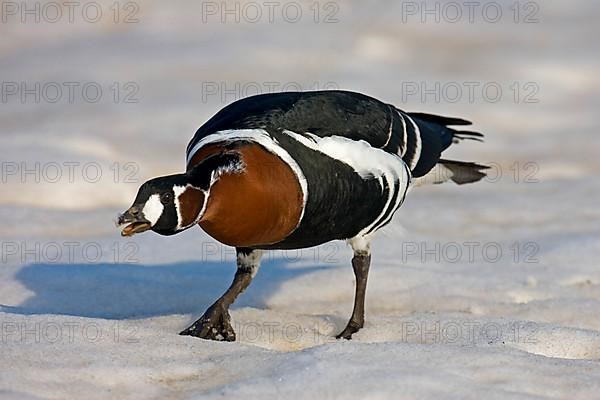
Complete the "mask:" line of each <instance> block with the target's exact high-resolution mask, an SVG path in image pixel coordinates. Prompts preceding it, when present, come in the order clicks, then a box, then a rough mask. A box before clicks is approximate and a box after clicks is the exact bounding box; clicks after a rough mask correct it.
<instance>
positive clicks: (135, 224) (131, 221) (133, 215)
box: [117, 205, 152, 236]
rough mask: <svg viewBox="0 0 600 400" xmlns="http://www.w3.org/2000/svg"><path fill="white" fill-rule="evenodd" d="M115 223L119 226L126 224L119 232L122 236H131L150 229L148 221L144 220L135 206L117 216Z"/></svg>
mask: <svg viewBox="0 0 600 400" xmlns="http://www.w3.org/2000/svg"><path fill="white" fill-rule="evenodd" d="M117 223H118V225H119V226H120V225H125V224H128V225H127V226H126V227H125V228H123V230H122V231H121V235H122V236H133V235H135V234H136V233H140V232H144V231H147V230H149V229H150V228H152V224H151V223H150V221H148V220H147V219H146V218H144V214H143V213H142V212H141V210H140V208H139V207H138V206H135V205H134V206H132V207H131V208H129V210H127V211H125V212H124V213H123V214H121V215H119V218H118V220H117Z"/></svg>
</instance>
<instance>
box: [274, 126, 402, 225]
mask: <svg viewBox="0 0 600 400" xmlns="http://www.w3.org/2000/svg"><path fill="white" fill-rule="evenodd" d="M284 133H287V134H288V135H290V136H291V137H293V138H294V139H296V140H297V141H299V142H300V143H302V144H303V145H305V146H306V147H309V148H311V149H313V150H316V151H320V152H321V153H324V154H326V155H327V156H329V157H331V158H333V159H335V160H338V161H340V162H343V163H344V164H347V165H349V166H350V167H352V168H353V169H354V171H356V173H357V174H359V175H360V176H361V177H363V178H370V177H374V178H376V179H378V180H379V184H380V186H381V189H382V190H383V185H384V179H385V180H386V181H387V182H388V184H389V186H390V187H389V193H388V199H387V201H386V205H385V207H383V209H382V212H381V214H380V215H379V216H378V217H377V218H375V220H374V221H373V222H372V223H371V224H370V225H369V226H367V227H365V228H364V229H363V230H361V231H360V232H359V234H358V236H363V235H364V234H366V233H367V232H369V231H370V230H371V228H372V227H373V226H375V224H376V223H377V221H378V220H379V219H380V218H381V217H382V216H383V215H384V214H385V213H386V211H387V210H388V208H389V207H390V206H392V205H391V202H392V197H393V196H394V192H395V191H396V190H398V191H401V192H402V193H403V192H404V191H405V190H406V187H407V186H408V182H409V177H408V175H407V172H406V168H405V166H406V164H405V163H404V161H403V160H402V159H401V158H400V157H398V156H397V155H394V154H391V153H388V152H387V151H385V150H382V149H376V148H374V147H372V146H371V145H370V144H369V143H367V142H366V141H364V140H352V139H348V138H345V137H342V136H327V137H319V136H316V135H314V134H311V133H306V134H304V135H300V134H298V133H295V132H291V131H284ZM307 136H308V137H307ZM396 182H397V183H398V184H399V185H400V187H396V184H397V183H396ZM393 206H395V205H393Z"/></svg>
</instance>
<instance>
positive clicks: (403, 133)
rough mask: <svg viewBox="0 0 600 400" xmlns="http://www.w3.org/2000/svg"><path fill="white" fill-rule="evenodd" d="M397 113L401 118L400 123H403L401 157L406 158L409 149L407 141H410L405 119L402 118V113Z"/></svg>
mask: <svg viewBox="0 0 600 400" xmlns="http://www.w3.org/2000/svg"><path fill="white" fill-rule="evenodd" d="M396 112H397V113H398V115H399V116H400V121H402V148H401V150H400V156H401V157H404V154H406V148H407V147H408V146H407V143H406V141H407V140H408V137H407V136H406V135H407V133H406V121H405V120H404V117H403V116H402V113H401V112H400V111H398V110H396Z"/></svg>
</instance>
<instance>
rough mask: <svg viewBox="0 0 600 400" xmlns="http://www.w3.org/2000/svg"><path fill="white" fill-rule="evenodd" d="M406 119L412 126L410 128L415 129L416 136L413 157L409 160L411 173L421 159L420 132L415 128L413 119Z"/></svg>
mask: <svg viewBox="0 0 600 400" xmlns="http://www.w3.org/2000/svg"><path fill="white" fill-rule="evenodd" d="M406 118H408V120H409V121H410V123H411V124H412V126H413V127H414V128H415V136H416V138H415V139H416V144H415V155H414V157H413V159H412V160H410V170H411V171H412V170H413V169H414V168H415V167H416V165H417V163H418V162H419V159H420V158H421V131H420V130H419V127H418V126H417V124H416V123H415V121H413V119H412V118H411V117H410V116H408V115H407V116H406Z"/></svg>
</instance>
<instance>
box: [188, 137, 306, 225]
mask: <svg viewBox="0 0 600 400" xmlns="http://www.w3.org/2000/svg"><path fill="white" fill-rule="evenodd" d="M240 139H245V140H250V141H253V142H255V143H258V144H259V145H261V146H263V147H264V148H265V149H267V150H268V151H270V152H271V153H273V154H275V155H276V156H278V157H279V158H281V159H282V160H283V161H284V162H285V163H286V164H288V165H289V166H290V168H291V169H292V171H293V172H294V174H296V177H297V178H298V182H299V183H300V188H301V189H302V198H303V204H302V213H301V215H300V219H299V220H298V224H300V222H301V221H302V217H304V209H305V206H306V200H307V198H308V185H307V183H306V178H305V177H304V172H302V169H301V168H300V166H299V165H298V163H297V162H296V161H295V160H294V159H293V158H292V156H290V154H289V153H288V152H287V151H286V150H285V149H284V148H283V147H281V146H280V145H279V143H277V142H276V141H275V140H274V139H273V138H272V137H271V136H270V135H269V133H268V132H267V131H265V130H264V129H231V130H225V131H219V132H216V133H213V134H211V135H208V136H206V137H204V138H202V140H200V141H199V142H198V143H196V144H195V145H194V146H193V147H192V148H191V150H190V151H189V152H188V154H187V162H188V163H189V162H190V161H191V159H192V157H193V156H194V154H196V152H197V151H198V150H199V149H200V148H201V147H203V146H206V145H207V144H210V143H217V142H227V141H234V140H240Z"/></svg>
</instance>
